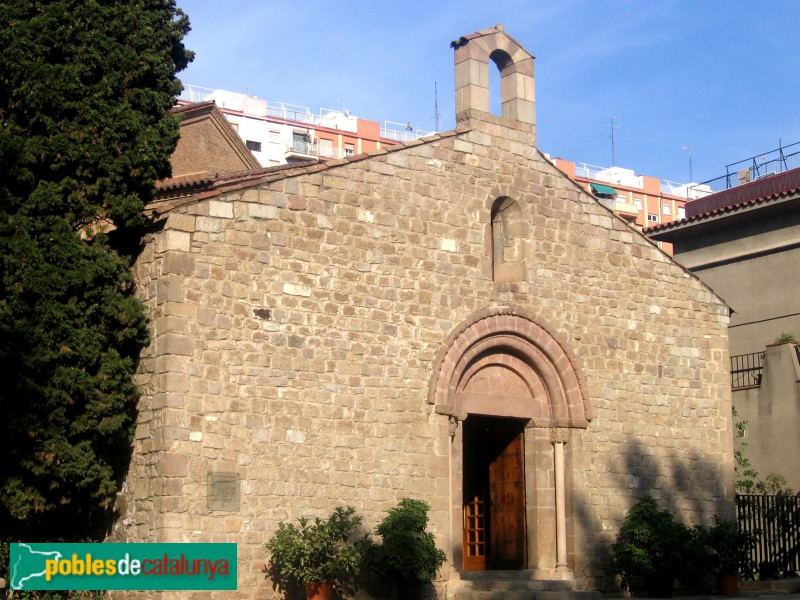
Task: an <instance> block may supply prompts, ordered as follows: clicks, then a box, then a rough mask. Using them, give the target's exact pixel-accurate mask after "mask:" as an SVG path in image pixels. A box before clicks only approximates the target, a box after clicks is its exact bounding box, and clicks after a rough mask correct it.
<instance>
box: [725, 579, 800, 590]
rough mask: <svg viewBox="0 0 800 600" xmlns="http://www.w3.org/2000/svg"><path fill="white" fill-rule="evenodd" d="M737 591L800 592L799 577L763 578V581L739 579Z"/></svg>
mask: <svg viewBox="0 0 800 600" xmlns="http://www.w3.org/2000/svg"><path fill="white" fill-rule="evenodd" d="M739 591H740V592H745V593H748V594H749V593H750V592H755V593H760V594H765V593H768V592H776V593H779V592H785V593H800V577H790V578H787V579H765V580H764V581H740V582H739Z"/></svg>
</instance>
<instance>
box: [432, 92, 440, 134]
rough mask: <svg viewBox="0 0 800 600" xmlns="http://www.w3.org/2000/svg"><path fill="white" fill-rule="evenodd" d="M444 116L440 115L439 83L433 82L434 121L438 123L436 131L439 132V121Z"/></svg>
mask: <svg viewBox="0 0 800 600" xmlns="http://www.w3.org/2000/svg"><path fill="white" fill-rule="evenodd" d="M441 119H442V115H440V114H439V88H438V87H437V82H435V81H434V82H433V121H434V122H435V123H436V131H439V121H441Z"/></svg>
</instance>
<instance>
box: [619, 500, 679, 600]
mask: <svg viewBox="0 0 800 600" xmlns="http://www.w3.org/2000/svg"><path fill="white" fill-rule="evenodd" d="M691 539H692V534H691V530H690V529H689V527H687V526H686V525H684V524H683V523H680V522H679V521H676V520H675V517H673V515H672V514H671V513H670V512H669V511H667V510H659V509H658V505H657V504H656V501H655V500H654V499H653V497H652V496H650V495H649V494H648V495H646V496H644V497H643V498H642V499H641V500H639V502H637V503H636V504H635V505H634V506H633V507H632V508H631V509H630V510H629V511H628V513H627V514H626V515H625V519H624V520H623V522H622V525H621V526H620V529H619V532H618V533H617V539H616V541H615V542H614V545H613V547H612V552H613V556H614V567H615V570H616V572H617V573H618V574H619V575H620V577H621V580H622V587H623V589H625V590H628V591H630V592H631V593H634V594H637V593H639V592H641V591H642V590H646V591H647V593H648V595H649V596H651V597H659V598H666V597H670V596H672V593H673V589H674V584H675V576H676V575H677V573H678V572H679V570H680V569H681V566H682V565H683V564H684V557H685V556H686V549H687V547H688V546H689V545H690V544H691Z"/></svg>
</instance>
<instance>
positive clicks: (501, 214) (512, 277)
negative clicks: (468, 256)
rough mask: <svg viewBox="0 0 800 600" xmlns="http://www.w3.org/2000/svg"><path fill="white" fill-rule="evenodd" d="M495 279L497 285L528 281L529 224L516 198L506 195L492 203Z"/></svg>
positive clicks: (493, 270) (493, 267)
mask: <svg viewBox="0 0 800 600" xmlns="http://www.w3.org/2000/svg"><path fill="white" fill-rule="evenodd" d="M491 214H492V228H491V235H492V245H491V248H492V277H493V279H494V281H495V283H513V282H516V281H524V280H525V278H526V269H525V258H524V256H525V254H524V240H525V239H526V238H527V234H528V224H527V223H526V222H525V220H524V219H523V216H522V209H521V208H520V206H519V204H518V203H517V202H515V201H514V200H513V199H511V198H508V197H506V196H502V197H500V198H498V199H497V200H495V201H494V203H493V204H492V213H491Z"/></svg>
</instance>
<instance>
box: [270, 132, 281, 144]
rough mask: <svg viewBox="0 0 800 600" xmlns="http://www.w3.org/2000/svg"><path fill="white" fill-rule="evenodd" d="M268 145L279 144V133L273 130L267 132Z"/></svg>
mask: <svg viewBox="0 0 800 600" xmlns="http://www.w3.org/2000/svg"><path fill="white" fill-rule="evenodd" d="M269 143H270V144H280V143H281V132H280V131H275V130H274V129H270V130H269Z"/></svg>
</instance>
